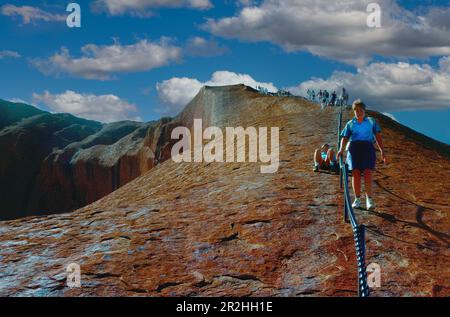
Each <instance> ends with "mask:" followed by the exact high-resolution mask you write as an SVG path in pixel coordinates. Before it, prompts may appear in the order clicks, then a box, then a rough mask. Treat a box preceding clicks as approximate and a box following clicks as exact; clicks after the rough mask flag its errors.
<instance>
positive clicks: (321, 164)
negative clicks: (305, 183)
mask: <svg viewBox="0 0 450 317" xmlns="http://www.w3.org/2000/svg"><path fill="white" fill-rule="evenodd" d="M319 169H322V170H326V171H331V172H337V171H338V167H337V161H336V155H335V153H334V150H333V149H332V148H330V146H329V145H328V144H326V143H325V144H324V145H322V147H321V148H320V149H316V150H315V152H314V170H313V171H314V172H318V171H319Z"/></svg>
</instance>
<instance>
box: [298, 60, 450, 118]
mask: <svg viewBox="0 0 450 317" xmlns="http://www.w3.org/2000/svg"><path fill="white" fill-rule="evenodd" d="M448 62H449V57H444V58H441V60H440V63H439V65H440V66H439V67H436V68H433V67H431V66H430V65H428V64H423V65H419V64H409V63H404V62H398V63H372V64H369V65H367V66H364V67H362V68H359V69H358V70H357V72H356V73H350V72H334V73H333V74H332V75H331V76H330V78H328V79H322V78H313V79H311V80H308V81H305V82H303V83H301V84H299V85H298V86H296V87H291V88H289V89H290V91H291V92H293V93H294V94H298V95H303V96H306V90H307V89H308V88H313V89H316V90H319V89H327V90H329V91H330V90H336V91H338V90H340V89H341V88H342V87H345V88H347V90H349V94H350V95H351V96H350V97H351V98H353V99H355V98H361V99H363V100H364V101H365V102H366V103H367V105H368V106H369V108H372V109H375V110H379V111H393V112H396V111H403V110H419V109H447V108H450V72H448V69H447V67H448Z"/></svg>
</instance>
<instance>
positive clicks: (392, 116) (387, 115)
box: [383, 112, 398, 122]
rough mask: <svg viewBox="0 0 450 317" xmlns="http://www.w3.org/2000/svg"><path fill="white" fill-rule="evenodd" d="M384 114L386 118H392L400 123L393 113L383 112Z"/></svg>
mask: <svg viewBox="0 0 450 317" xmlns="http://www.w3.org/2000/svg"><path fill="white" fill-rule="evenodd" d="M383 114H384V115H385V116H386V117H389V118H391V119H392V120H394V121H397V122H398V120H397V118H395V116H394V115H393V114H392V113H389V112H383Z"/></svg>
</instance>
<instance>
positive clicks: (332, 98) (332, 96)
mask: <svg viewBox="0 0 450 317" xmlns="http://www.w3.org/2000/svg"><path fill="white" fill-rule="evenodd" d="M336 99H337V94H336V91H333V93H332V94H331V99H330V103H329V105H330V106H331V107H333V106H334V105H335V103H336Z"/></svg>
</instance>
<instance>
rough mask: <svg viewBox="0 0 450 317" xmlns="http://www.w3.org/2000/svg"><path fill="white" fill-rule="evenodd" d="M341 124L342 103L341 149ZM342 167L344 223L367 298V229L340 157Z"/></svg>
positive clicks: (360, 288)
mask: <svg viewBox="0 0 450 317" xmlns="http://www.w3.org/2000/svg"><path fill="white" fill-rule="evenodd" d="M341 124H342V103H341V104H340V107H339V115H338V146H337V149H338V150H339V149H340V144H341ZM339 165H340V169H341V171H340V175H339V186H340V188H342V187H344V222H350V224H351V225H352V229H353V239H354V241H355V250H356V261H357V265H358V296H359V297H367V296H369V287H368V285H367V271H366V264H365V262H366V261H365V257H366V243H365V232H366V228H365V226H364V225H359V224H358V221H357V220H356V217H355V213H354V211H353V207H352V203H351V199H350V191H349V188H348V166H347V164H345V163H344V162H343V159H342V155H341V156H340V157H339Z"/></svg>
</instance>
